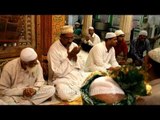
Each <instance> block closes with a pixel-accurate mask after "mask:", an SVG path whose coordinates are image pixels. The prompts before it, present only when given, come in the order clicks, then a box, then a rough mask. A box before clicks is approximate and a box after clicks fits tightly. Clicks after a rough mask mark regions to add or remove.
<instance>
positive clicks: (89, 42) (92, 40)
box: [82, 27, 101, 52]
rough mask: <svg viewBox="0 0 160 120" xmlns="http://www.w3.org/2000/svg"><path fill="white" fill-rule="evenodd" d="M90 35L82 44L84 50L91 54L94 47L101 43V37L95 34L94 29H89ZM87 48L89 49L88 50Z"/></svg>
mask: <svg viewBox="0 0 160 120" xmlns="http://www.w3.org/2000/svg"><path fill="white" fill-rule="evenodd" d="M88 33H89V34H88V35H86V36H85V39H83V44H82V48H83V49H84V50H85V51H87V52H89V51H90V49H91V48H92V47H93V46H94V45H96V44H98V43H100V42H101V39H100V37H99V36H98V35H97V34H96V33H95V31H94V28H93V27H89V28H88ZM86 47H88V49H87V48H86Z"/></svg>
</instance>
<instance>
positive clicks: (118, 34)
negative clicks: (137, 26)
mask: <svg viewBox="0 0 160 120" xmlns="http://www.w3.org/2000/svg"><path fill="white" fill-rule="evenodd" d="M115 34H116V36H120V35H124V32H123V31H122V30H116V31H115Z"/></svg>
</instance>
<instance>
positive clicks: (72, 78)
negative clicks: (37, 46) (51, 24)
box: [47, 40, 88, 101]
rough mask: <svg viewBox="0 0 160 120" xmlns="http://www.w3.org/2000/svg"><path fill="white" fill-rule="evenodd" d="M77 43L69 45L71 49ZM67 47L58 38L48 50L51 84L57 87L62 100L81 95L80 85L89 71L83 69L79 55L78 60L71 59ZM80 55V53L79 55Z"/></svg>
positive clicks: (71, 99) (57, 92) (72, 98)
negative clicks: (85, 71)
mask: <svg viewBox="0 0 160 120" xmlns="http://www.w3.org/2000/svg"><path fill="white" fill-rule="evenodd" d="M75 46H77V44H75V43H73V42H72V44H71V45H70V47H69V51H71V50H72V49H73V48H74V47H75ZM67 56H68V53H67V49H66V48H65V47H64V46H63V45H62V44H61V42H60V41H59V40H58V41H56V42H55V43H53V44H52V45H51V47H50V49H49V51H48V55H47V59H48V67H49V80H48V81H49V84H51V85H54V86H55V87H56V94H57V96H58V97H59V98H61V99H62V100H67V101H73V100H75V99H76V98H78V97H80V96H81V93H80V87H81V85H82V83H83V82H84V80H85V78H86V77H87V76H88V73H84V71H82V70H81V67H80V64H79V57H78V60H77V62H75V61H70V60H69V59H68V58H67ZM77 56H78V55H77Z"/></svg>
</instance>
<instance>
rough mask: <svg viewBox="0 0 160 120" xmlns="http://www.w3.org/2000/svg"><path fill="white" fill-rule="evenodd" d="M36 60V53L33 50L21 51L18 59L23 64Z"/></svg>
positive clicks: (25, 49)
mask: <svg viewBox="0 0 160 120" xmlns="http://www.w3.org/2000/svg"><path fill="white" fill-rule="evenodd" d="M36 58H37V53H36V52H35V51H34V49H33V48H29V47H28V48H24V49H23V50H22V51H21V54H20V59H21V60H22V61H24V62H29V61H33V60H35V59H36Z"/></svg>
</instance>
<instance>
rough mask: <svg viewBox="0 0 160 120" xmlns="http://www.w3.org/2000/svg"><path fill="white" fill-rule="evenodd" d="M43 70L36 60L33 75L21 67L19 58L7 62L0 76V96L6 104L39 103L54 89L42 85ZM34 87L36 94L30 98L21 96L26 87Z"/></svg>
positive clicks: (51, 94) (50, 95) (49, 95)
mask: <svg viewBox="0 0 160 120" xmlns="http://www.w3.org/2000/svg"><path fill="white" fill-rule="evenodd" d="M44 83H45V81H44V79H43V71H42V67H41V65H40V62H39V61H38V64H37V65H36V72H35V74H34V75H31V74H29V73H28V71H26V70H24V69H23V68H22V67H21V62H20V58H16V59H14V60H12V61H10V62H8V63H7V64H6V65H5V66H4V68H3V71H2V74H1V78H0V97H1V99H2V100H3V101H4V102H6V103H7V104H25V103H26V104H32V103H33V104H40V103H42V102H44V101H45V100H47V99H48V98H50V97H52V96H53V94H54V92H55V89H54V87H53V86H47V85H44ZM28 87H29V88H34V89H35V90H36V94H35V95H33V96H32V97H31V98H27V99H25V98H23V91H24V89H26V88H28Z"/></svg>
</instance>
